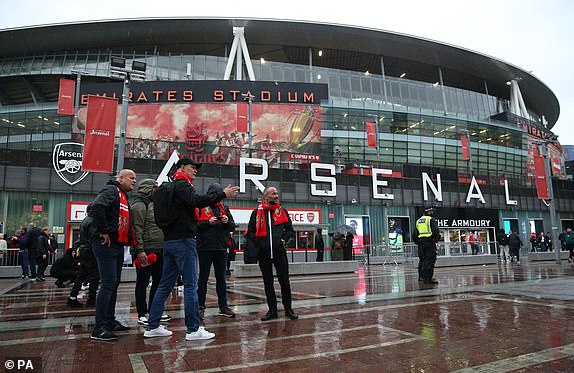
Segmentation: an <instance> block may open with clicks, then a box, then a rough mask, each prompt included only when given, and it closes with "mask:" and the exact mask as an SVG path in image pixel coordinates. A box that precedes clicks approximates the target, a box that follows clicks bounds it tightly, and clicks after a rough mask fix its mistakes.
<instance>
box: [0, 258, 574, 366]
mask: <svg viewBox="0 0 574 373" xmlns="http://www.w3.org/2000/svg"><path fill="white" fill-rule="evenodd" d="M435 278H437V279H438V280H439V284H438V285H425V284H423V283H419V282H418V281H417V279H418V275H417V273H416V269H415V268H413V267H412V266H410V265H408V264H407V265H398V266H394V265H385V266H382V265H376V266H373V265H372V266H370V267H360V268H359V270H358V271H357V273H354V274H337V275H320V276H297V277H292V278H291V285H292V291H293V299H294V308H295V311H296V312H297V313H298V314H299V316H300V318H299V320H296V321H291V320H288V319H286V318H285V317H283V315H282V314H280V317H279V319H277V320H273V321H269V322H261V321H260V320H259V318H260V317H261V316H262V315H263V314H264V313H265V312H266V304H265V296H264V291H263V284H262V280H261V279H241V280H238V279H235V278H234V277H233V276H231V277H230V280H229V283H228V285H229V294H228V297H229V303H230V304H231V306H232V309H233V310H234V311H235V312H236V313H237V317H236V318H235V319H227V318H223V317H219V316H217V311H218V310H217V297H216V294H215V283H214V279H213V278H211V279H210V283H209V288H208V298H207V307H208V309H207V311H206V318H205V327H206V329H207V330H209V331H212V332H214V333H215V334H216V337H215V339H213V340H209V341H203V342H186V341H185V325H184V320H183V299H182V293H180V292H178V291H177V290H176V291H174V292H173V293H172V296H171V298H170V299H169V300H168V304H167V307H166V311H167V313H168V314H169V315H170V316H172V317H173V319H172V320H171V321H170V322H169V325H168V328H169V329H170V330H173V331H174V335H173V336H171V337H168V338H152V339H144V338H143V331H144V328H143V327H142V326H139V325H138V324H137V322H136V320H137V313H136V312H135V303H134V295H133V289H134V285H135V284H134V283H127V284H122V285H121V286H120V290H119V294H118V303H117V307H116V317H117V319H118V320H120V321H122V322H123V323H127V324H128V325H130V326H131V327H132V329H131V330H130V331H128V332H124V333H118V334H119V340H118V341H115V342H99V341H93V340H90V332H91V329H92V326H93V322H94V318H93V314H94V310H93V309H91V308H80V309H70V308H68V307H67V305H66V297H67V295H68V293H69V291H70V288H69V287H66V288H63V289H59V288H57V287H56V286H55V285H54V281H53V280H52V279H47V281H46V282H44V283H32V282H25V283H22V284H20V281H19V280H6V279H4V280H0V294H1V295H0V358H1V360H0V361H1V362H5V361H6V360H7V359H15V358H34V359H35V360H33V362H34V363H38V362H39V361H41V365H42V372H132V371H133V372H219V371H234V372H250V373H251V372H266V373H267V372H450V371H462V372H466V371H469V372H470V371H473V372H475V371H478V372H574V303H573V302H572V301H573V300H574V264H569V263H566V262H563V264H562V265H560V266H558V265H556V264H554V263H528V261H522V262H521V264H516V263H508V264H498V265H490V266H476V267H454V268H439V269H437V270H436V271H435ZM276 289H279V286H278V284H276ZM278 295H279V294H278ZM82 301H83V300H82ZM6 371H11V372H12V371H16V370H6ZM21 371H22V370H21ZM28 371H30V370H28Z"/></svg>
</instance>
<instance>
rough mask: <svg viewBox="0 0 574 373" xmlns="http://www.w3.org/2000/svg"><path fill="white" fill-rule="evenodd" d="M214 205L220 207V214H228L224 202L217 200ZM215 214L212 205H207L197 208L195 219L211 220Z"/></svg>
mask: <svg viewBox="0 0 574 373" xmlns="http://www.w3.org/2000/svg"><path fill="white" fill-rule="evenodd" d="M213 207H217V208H218V209H219V216H227V214H226V213H225V208H224V207H223V203H221V202H217V203H216V204H215V205H213ZM213 216H214V213H213V209H212V208H211V206H207V207H204V208H201V209H195V220H196V221H205V220H209V219H211V218H212V217H213Z"/></svg>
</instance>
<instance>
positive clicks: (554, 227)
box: [533, 135, 562, 264]
mask: <svg viewBox="0 0 574 373" xmlns="http://www.w3.org/2000/svg"><path fill="white" fill-rule="evenodd" d="M555 140H556V136H554V135H553V136H552V138H550V139H548V140H544V141H534V142H533V144H536V146H537V148H538V150H539V151H540V152H541V153H542V157H543V158H544V176H545V177H546V189H547V190H548V202H546V201H544V200H543V202H544V204H545V205H546V206H548V209H549V212H550V227H551V230H550V235H551V240H552V245H554V253H555V256H556V263H557V264H561V262H562V261H561V258H560V255H561V254H560V246H556V245H557V244H558V242H560V240H559V239H558V224H557V222H556V204H555V203H554V190H553V189H552V174H551V172H550V163H549V161H550V155H549V154H548V144H549V143H554V142H555Z"/></svg>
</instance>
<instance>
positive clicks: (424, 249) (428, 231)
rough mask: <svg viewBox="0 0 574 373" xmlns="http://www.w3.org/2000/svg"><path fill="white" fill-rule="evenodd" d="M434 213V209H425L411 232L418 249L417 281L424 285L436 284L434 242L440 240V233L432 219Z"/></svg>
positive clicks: (435, 251) (435, 250) (434, 220)
mask: <svg viewBox="0 0 574 373" xmlns="http://www.w3.org/2000/svg"><path fill="white" fill-rule="evenodd" d="M434 212H435V209H434V207H429V208H427V209H425V213H424V215H423V216H421V217H420V218H419V219H418V220H417V224H416V226H415V229H414V231H413V241H414V242H415V243H416V244H417V245H418V247H419V281H423V282H424V283H425V284H438V281H437V280H435V279H434V278H433V273H434V264H435V262H436V257H437V249H436V241H438V240H439V239H440V233H439V230H438V223H437V221H436V219H433V217H432V216H433V214H434Z"/></svg>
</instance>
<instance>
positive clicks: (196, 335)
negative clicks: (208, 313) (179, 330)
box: [185, 326, 215, 341]
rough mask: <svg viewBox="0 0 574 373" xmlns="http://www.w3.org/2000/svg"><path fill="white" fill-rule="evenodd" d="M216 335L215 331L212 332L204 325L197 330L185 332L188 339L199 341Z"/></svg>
mask: <svg viewBox="0 0 574 373" xmlns="http://www.w3.org/2000/svg"><path fill="white" fill-rule="evenodd" d="M214 337H215V333H210V332H208V331H207V330H205V328H204V327H203V326H200V327H199V329H197V331H196V332H192V333H185V340H186V341H199V340H202V339H211V338H214Z"/></svg>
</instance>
